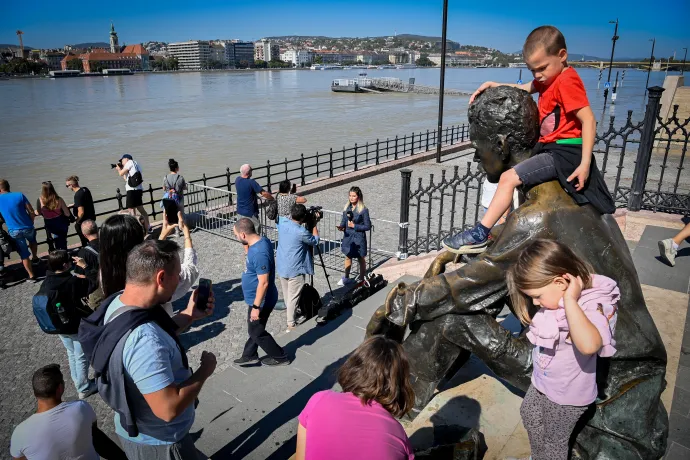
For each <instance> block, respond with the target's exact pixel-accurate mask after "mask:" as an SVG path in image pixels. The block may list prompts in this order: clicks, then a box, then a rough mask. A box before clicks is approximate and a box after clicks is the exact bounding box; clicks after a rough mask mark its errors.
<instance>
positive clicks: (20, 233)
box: [7, 228, 36, 260]
mask: <svg viewBox="0 0 690 460" xmlns="http://www.w3.org/2000/svg"><path fill="white" fill-rule="evenodd" d="M7 233H9V234H10V236H11V237H12V239H13V240H14V243H15V244H16V245H17V252H18V253H19V258H20V259H22V260H24V259H28V258H29V255H30V254H31V252H30V251H29V244H35V243H36V230H34V229H33V228H21V229H19V230H10V231H8V232H7ZM27 240H28V241H29V244H27Z"/></svg>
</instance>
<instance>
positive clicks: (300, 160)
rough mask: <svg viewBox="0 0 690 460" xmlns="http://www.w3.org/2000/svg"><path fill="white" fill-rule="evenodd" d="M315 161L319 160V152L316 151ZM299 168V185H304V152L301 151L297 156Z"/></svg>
mask: <svg viewBox="0 0 690 460" xmlns="http://www.w3.org/2000/svg"><path fill="white" fill-rule="evenodd" d="M316 162H317V163H318V162H319V152H316ZM299 168H300V175H301V176H302V184H301V185H304V183H305V182H306V181H305V180H304V154H303V153H302V154H300V157H299Z"/></svg>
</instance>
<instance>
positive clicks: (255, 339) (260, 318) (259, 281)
mask: <svg viewBox="0 0 690 460" xmlns="http://www.w3.org/2000/svg"><path fill="white" fill-rule="evenodd" d="M233 231H234V232H235V236H236V237H237V239H238V240H239V241H240V242H241V243H242V244H244V245H245V246H246V247H247V268H246V269H245V271H244V273H242V293H243V294H244V301H245V302H246V303H247V305H248V307H249V310H248V312H247V329H248V332H249V339H248V340H247V343H245V345H244V351H243V352H242V356H241V357H240V358H237V359H236V360H235V361H234V362H235V364H241V365H245V364H253V363H256V362H259V353H258V352H259V347H261V349H262V350H263V351H264V352H266V355H267V356H265V357H264V358H262V359H261V363H262V364H265V365H267V366H281V365H285V364H290V359H289V358H288V356H287V354H286V353H285V350H283V349H282V348H281V347H280V345H278V344H277V343H276V341H275V339H274V338H273V336H272V335H271V334H270V333H269V332H268V331H266V323H268V317H269V316H270V315H271V312H272V311H273V307H275V306H276V302H277V301H278V289H277V288H276V282H275V276H276V270H275V260H274V259H273V243H271V241H270V240H268V239H267V238H266V237H263V236H259V235H257V233H256V229H255V228H254V223H252V221H251V220H250V219H248V218H246V217H243V218H241V219H239V220H238V221H237V222H236V223H235V227H234V228H233Z"/></svg>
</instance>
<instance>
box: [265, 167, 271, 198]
mask: <svg viewBox="0 0 690 460" xmlns="http://www.w3.org/2000/svg"><path fill="white" fill-rule="evenodd" d="M266 182H267V184H266V188H267V189H268V193H272V192H271V160H266Z"/></svg>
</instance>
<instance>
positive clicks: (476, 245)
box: [441, 223, 489, 254]
mask: <svg viewBox="0 0 690 460" xmlns="http://www.w3.org/2000/svg"><path fill="white" fill-rule="evenodd" d="M485 228H486V227H482V226H481V224H479V223H477V225H475V226H474V227H472V228H471V229H469V230H465V231H464V232H460V233H457V234H455V235H451V236H449V237H447V238H445V239H444V240H443V242H442V243H441V246H443V247H444V248H445V249H447V250H449V251H450V252H453V253H455V254H480V253H482V252H484V251H486V247H487V246H488V244H489V232H485V230H484V229H485Z"/></svg>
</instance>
